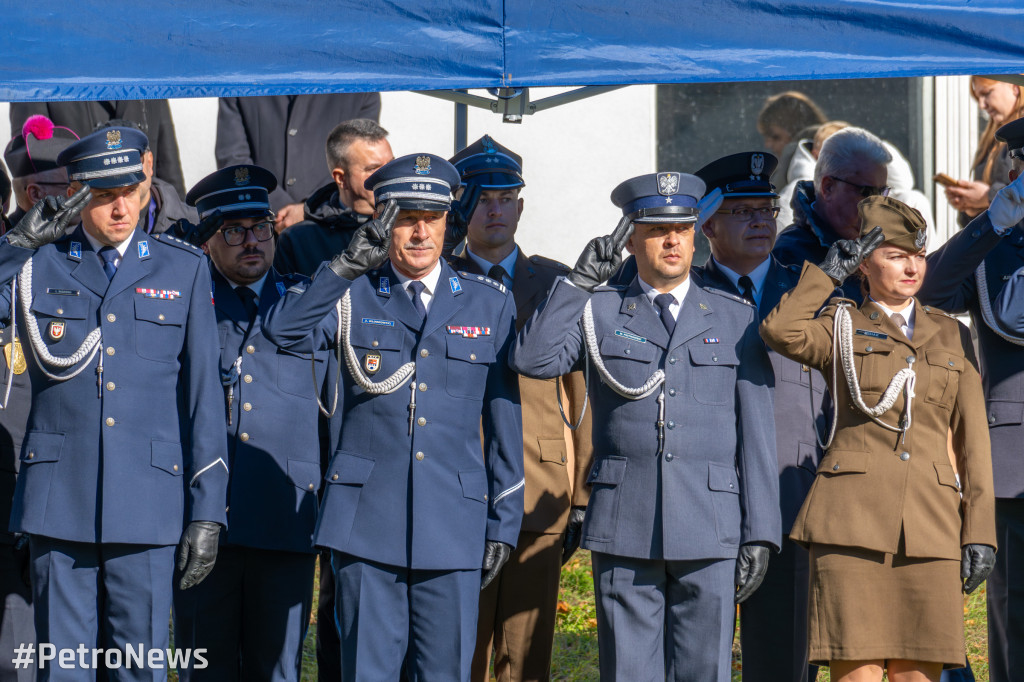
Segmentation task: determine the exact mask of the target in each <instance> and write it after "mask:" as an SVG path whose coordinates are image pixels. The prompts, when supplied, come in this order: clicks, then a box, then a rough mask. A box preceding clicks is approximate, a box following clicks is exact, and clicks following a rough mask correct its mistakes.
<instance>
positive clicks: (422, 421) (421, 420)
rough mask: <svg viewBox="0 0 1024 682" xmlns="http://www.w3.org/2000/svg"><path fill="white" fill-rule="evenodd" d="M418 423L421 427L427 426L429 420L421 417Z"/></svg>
mask: <svg viewBox="0 0 1024 682" xmlns="http://www.w3.org/2000/svg"><path fill="white" fill-rule="evenodd" d="M416 423H417V424H419V425H420V426H426V425H427V418H426V417H420V418H419V419H417V420H416Z"/></svg>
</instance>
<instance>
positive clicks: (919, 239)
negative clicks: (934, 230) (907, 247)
mask: <svg viewBox="0 0 1024 682" xmlns="http://www.w3.org/2000/svg"><path fill="white" fill-rule="evenodd" d="M927 243H928V234H927V233H926V232H925V231H924V230H918V231H917V234H915V235H914V247H915V248H917V249H918V250H921V249H923V248H924V247H925V244H927Z"/></svg>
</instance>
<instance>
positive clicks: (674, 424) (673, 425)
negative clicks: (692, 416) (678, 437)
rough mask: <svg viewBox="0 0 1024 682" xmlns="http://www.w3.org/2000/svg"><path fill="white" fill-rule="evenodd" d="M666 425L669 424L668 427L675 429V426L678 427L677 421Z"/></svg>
mask: <svg viewBox="0 0 1024 682" xmlns="http://www.w3.org/2000/svg"><path fill="white" fill-rule="evenodd" d="M666 426H668V428H670V429H674V428H676V423H675V422H669V423H668V424H666Z"/></svg>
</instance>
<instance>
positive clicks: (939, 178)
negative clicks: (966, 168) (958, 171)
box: [932, 173, 959, 187]
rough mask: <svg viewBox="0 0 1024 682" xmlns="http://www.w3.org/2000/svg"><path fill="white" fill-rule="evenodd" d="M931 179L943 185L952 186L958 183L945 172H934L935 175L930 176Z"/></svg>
mask: <svg viewBox="0 0 1024 682" xmlns="http://www.w3.org/2000/svg"><path fill="white" fill-rule="evenodd" d="M932 180H934V181H935V182H937V183H939V184H940V185H942V186H943V187H953V186H954V185H957V184H959V183H957V181H956V179H955V178H951V177H950V176H948V175H946V174H945V173H936V174H935V177H934V178H932Z"/></svg>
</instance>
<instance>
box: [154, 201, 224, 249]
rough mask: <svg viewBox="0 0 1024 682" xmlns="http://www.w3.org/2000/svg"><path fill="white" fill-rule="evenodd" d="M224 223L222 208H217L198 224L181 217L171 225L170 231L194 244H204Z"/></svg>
mask: <svg viewBox="0 0 1024 682" xmlns="http://www.w3.org/2000/svg"><path fill="white" fill-rule="evenodd" d="M223 224H224V217H223V216H222V215H221V213H220V209H216V210H214V211H213V213H211V214H210V215H208V216H206V217H205V218H203V219H202V220H200V221H199V224H198V225H193V224H192V223H190V222H189V221H188V220H186V219H185V218H180V219H179V220H177V221H176V222H175V223H174V224H173V225H171V227H170V229H169V230H168V232H170V233H171V234H172V235H173V236H175V237H177V238H178V239H180V240H182V241H185V242H188V243H189V244H192V245H193V246H202V245H203V244H205V243H206V242H208V241H210V237H212V236H213V235H215V234H217V230H219V229H220V226H221V225H223Z"/></svg>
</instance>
